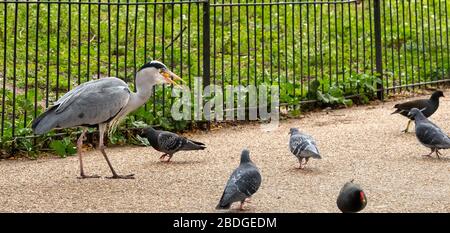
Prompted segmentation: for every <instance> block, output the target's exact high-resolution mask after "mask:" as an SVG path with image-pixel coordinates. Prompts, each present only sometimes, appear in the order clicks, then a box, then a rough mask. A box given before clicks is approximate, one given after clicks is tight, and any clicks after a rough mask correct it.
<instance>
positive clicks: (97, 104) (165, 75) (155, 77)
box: [32, 61, 181, 179]
mask: <svg viewBox="0 0 450 233" xmlns="http://www.w3.org/2000/svg"><path fill="white" fill-rule="evenodd" d="M171 78H173V79H176V80H181V78H180V77H178V76H177V75H175V74H174V73H172V72H171V71H170V70H169V69H167V67H166V66H165V65H164V64H163V63H161V62H159V61H151V62H149V63H147V64H145V65H144V66H142V67H141V68H140V69H139V71H138V72H137V73H136V90H137V92H136V93H134V92H132V91H131V89H130V88H129V87H128V85H127V84H126V83H125V82H124V81H122V80H121V79H118V78H115V77H108V78H101V79H97V80H92V81H89V82H86V83H83V84H81V85H79V86H77V87H76V88H74V89H72V90H71V91H69V92H67V93H66V94H65V95H64V96H62V97H61V98H60V99H59V100H58V101H56V103H55V104H54V105H53V106H51V107H50V108H48V109H47V111H45V112H44V113H43V114H41V115H40V116H39V117H38V118H36V119H35V120H34V121H33V124H32V128H33V132H34V133H35V134H44V133H46V132H48V131H50V130H51V129H53V128H71V127H81V128H82V133H81V135H80V137H79V138H78V141H77V153H78V157H79V161H80V177H79V178H99V176H97V175H91V176H88V175H86V174H85V173H84V169H83V159H82V153H81V148H82V145H83V140H84V138H85V136H84V135H85V134H86V131H87V127H94V126H98V131H99V145H98V149H99V150H100V151H101V152H102V154H103V156H104V157H105V160H106V162H107V163H108V166H109V168H110V169H111V172H112V174H113V175H112V177H108V178H113V179H133V178H134V176H133V174H130V175H118V174H117V173H116V171H115V170H114V168H113V166H112V165H111V162H110V161H109V159H108V156H107V155H106V152H105V146H104V142H103V137H104V134H105V132H106V130H107V128H109V133H112V132H113V131H114V130H115V128H116V127H117V126H118V124H119V123H120V121H121V120H122V119H124V118H125V116H126V115H128V114H129V113H131V112H133V111H134V110H136V109H138V108H139V107H140V106H142V105H144V104H145V103H146V102H147V100H148V99H149V98H150V96H151V95H152V89H153V86H154V85H158V84H163V83H172V84H176V83H175V82H174V81H173V80H172V79H171Z"/></svg>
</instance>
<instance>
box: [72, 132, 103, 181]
mask: <svg viewBox="0 0 450 233" xmlns="http://www.w3.org/2000/svg"><path fill="white" fill-rule="evenodd" d="M86 131H87V128H84V127H83V132H82V133H81V135H80V137H79V138H78V140H77V154H78V160H80V176H79V177H78V178H80V179H85V178H100V176H98V175H92V176H87V175H85V174H84V169H83V155H82V152H81V150H82V149H83V140H84V139H85V134H86Z"/></svg>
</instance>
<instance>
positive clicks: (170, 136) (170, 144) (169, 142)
mask: <svg viewBox="0 0 450 233" xmlns="http://www.w3.org/2000/svg"><path fill="white" fill-rule="evenodd" d="M141 136H143V137H145V138H147V140H148V142H149V143H150V145H151V146H152V147H153V148H154V149H155V150H157V151H160V152H163V153H164V154H163V155H161V157H159V159H164V158H165V157H166V156H168V157H169V159H168V160H167V161H166V162H170V159H171V158H172V156H173V155H174V154H175V153H176V152H178V151H182V150H204V149H205V148H206V146H205V144H203V143H201V142H196V141H193V140H189V139H187V138H185V137H182V136H179V135H177V134H175V133H171V132H167V131H163V130H155V129H153V128H152V127H148V128H145V129H143V133H142V134H141Z"/></svg>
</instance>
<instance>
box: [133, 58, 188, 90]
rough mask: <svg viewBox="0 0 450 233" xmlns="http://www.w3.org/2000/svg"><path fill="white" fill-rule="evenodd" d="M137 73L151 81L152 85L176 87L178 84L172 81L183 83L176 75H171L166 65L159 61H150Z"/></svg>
mask: <svg viewBox="0 0 450 233" xmlns="http://www.w3.org/2000/svg"><path fill="white" fill-rule="evenodd" d="M138 73H139V74H140V75H139V76H141V77H143V78H146V79H152V80H151V82H152V84H154V85H158V84H164V83H170V84H174V85H176V86H178V84H177V83H176V82H175V81H174V80H181V81H183V80H182V79H181V78H180V77H178V75H176V74H174V73H172V71H170V70H169V69H168V68H167V66H166V65H164V64H163V63H162V62H159V61H151V62H148V63H146V64H145V65H143V66H142V67H141V68H140V69H139V71H138Z"/></svg>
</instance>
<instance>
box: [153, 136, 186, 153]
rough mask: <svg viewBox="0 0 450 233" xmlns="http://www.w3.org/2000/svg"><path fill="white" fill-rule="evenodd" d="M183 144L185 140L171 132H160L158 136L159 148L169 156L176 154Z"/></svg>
mask: <svg viewBox="0 0 450 233" xmlns="http://www.w3.org/2000/svg"><path fill="white" fill-rule="evenodd" d="M185 143H186V139H185V138H183V137H181V136H179V135H177V134H174V133H171V132H166V131H161V132H160V133H159V135H158V145H159V148H160V149H161V150H163V151H164V152H167V153H170V154H172V153H175V152H177V151H178V150H179V149H180V148H181V147H182V146H183V145H184V144H185Z"/></svg>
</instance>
